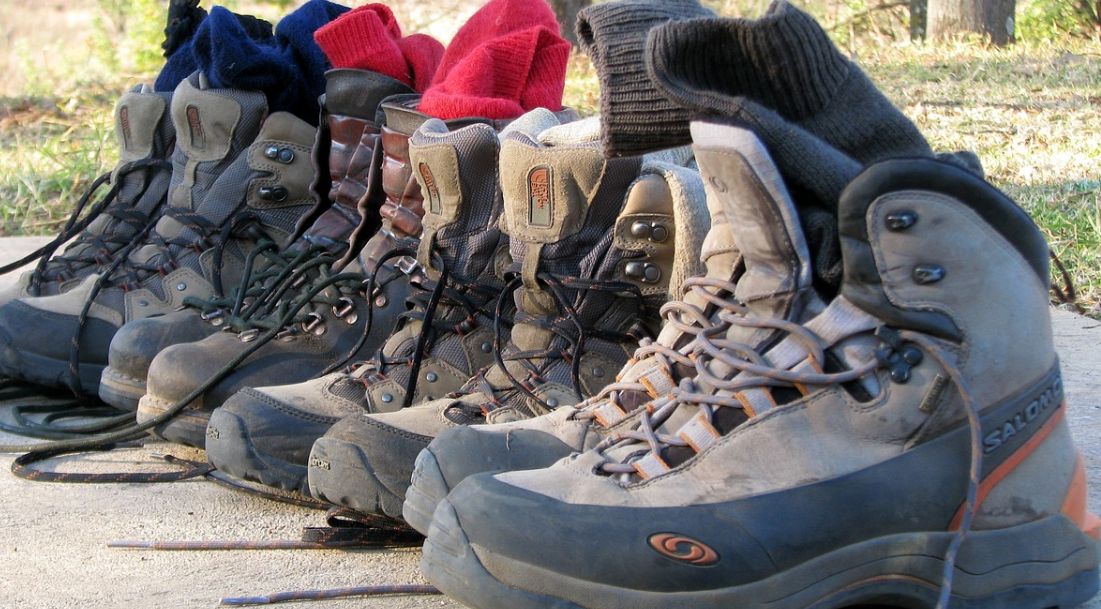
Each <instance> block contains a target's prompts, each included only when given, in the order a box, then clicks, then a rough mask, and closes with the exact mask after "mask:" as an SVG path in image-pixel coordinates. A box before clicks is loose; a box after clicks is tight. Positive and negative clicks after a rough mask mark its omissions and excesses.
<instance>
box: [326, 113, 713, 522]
mask: <svg viewBox="0 0 1101 609" xmlns="http://www.w3.org/2000/svg"><path fill="white" fill-rule="evenodd" d="M598 130H599V124H598V122H596V121H595V119H594V120H590V121H583V122H581V123H575V124H571V125H564V126H562V127H556V128H552V129H549V130H547V131H544V132H542V133H541V134H540V135H539V137H538V139H535V138H533V137H532V136H530V135H527V134H524V133H520V132H516V133H513V134H510V135H509V137H508V138H506V140H505V142H504V144H503V146H502V150H501V166H500V171H501V184H502V190H503V193H504V200H505V218H506V225H507V230H508V232H509V235H510V239H511V253H512V258H513V265H512V267H511V272H512V273H513V276H514V277H515V279H513V280H512V281H511V283H510V285H509V290H507V291H506V292H505V293H504V294H503V296H502V298H509V297H511V296H512V294H511V291H512V290H513V289H516V288H519V289H518V290H517V293H516V304H517V308H518V311H517V313H516V315H515V325H514V327H513V330H512V333H511V339H510V340H509V341H508V343H507V344H506V343H505V342H504V341H499V343H498V344H501V345H502V349H501V351H500V352H499V353H498V354H496V357H495V359H496V363H495V365H494V366H492V367H490V368H488V369H487V370H485V371H483V372H482V373H480V374H478V375H477V376H475V377H474V378H473V379H471V380H470V382H468V383H467V384H466V386H465V387H464V388H463V390H462V391H461V392H460V394H459V396H458V397H453V398H447V399H443V400H437V401H434V402H429V403H426V404H423V405H421V406H418V407H415V408H410V409H406V410H403V411H400V412H395V413H388V414H379V415H355V416H350V417H346V418H344V419H343V420H341V421H340V422H339V423H337V424H336V425H334V426H333V427H332V429H330V430H329V432H328V433H326V434H325V436H324V437H322V438H321V439H319V440H318V441H317V442H316V443H314V446H313V450H312V452H311V455H310V461H309V482H310V492H311V494H313V495H314V496H315V497H318V498H322V499H324V500H327V501H331V502H333V503H338V504H342V505H347V506H350V507H355V508H357V509H362V510H366V511H371V512H381V513H385V514H387V515H390V516H394V517H400V515H401V503H402V501H403V500H404V498H405V489H406V487H407V486H408V484H409V476H410V474H411V473H412V470H413V462H414V459H415V458H416V456H417V453H419V452H420V450H421V449H423V448H424V447H425V446H426V445H427V444H428V443H429V442H430V441H431V440H432V438H433V437H435V436H436V435H437V434H439V433H440V432H441V431H443V430H444V429H448V428H451V427H455V426H458V425H477V424H484V423H487V422H489V423H492V422H501V421H508V420H514V419H523V418H530V417H533V416H535V415H538V414H542V413H545V412H548V411H550V410H553V409H555V408H558V407H562V406H567V405H570V404H576V403H578V402H580V401H581V400H583V399H585V398H586V397H589V396H592V395H594V394H596V393H597V392H599V391H600V390H601V389H602V388H603V387H604V386H605V385H607V384H608V383H610V382H612V381H613V380H614V375H615V372H616V371H617V370H619V369H620V368H621V367H622V366H623V364H624V363H625V362H626V361H627V359H628V357H629V355H630V353H631V352H633V351H634V349H635V348H636V347H637V345H638V341H639V340H640V339H643V338H649V337H652V336H653V335H654V334H655V333H656V330H657V326H658V323H659V320H658V316H657V311H658V309H659V308H660V306H661V304H663V303H664V302H665V301H666V299H667V297H668V287H669V285H670V281H671V280H672V281H675V282H678V283H679V280H680V279H683V278H684V277H687V276H688V275H691V274H693V272H694V270H695V269H694V265H693V264H692V263H691V262H690V260H689V259H695V258H696V256H695V254H694V252H695V251H698V248H692V247H691V244H690V243H689V242H688V241H689V240H687V239H686V242H681V241H680V239H681V238H682V236H683V235H684V234H685V233H687V232H690V231H688V230H683V229H682V227H681V226H680V224H679V222H681V221H685V217H686V216H691V215H692V214H693V213H694V211H695V210H693V209H691V204H690V203H689V202H688V201H687V200H686V199H679V200H678V203H683V204H684V205H682V206H680V208H678V209H675V207H676V205H675V202H674V201H675V198H674V196H673V195H672V193H671V184H670V183H669V182H668V181H666V179H664V176H663V175H662V174H661V173H660V172H658V171H655V170H652V169H651V168H650V167H649V165H647V169H645V170H644V163H643V160H642V159H639V158H631V159H614V160H606V159H605V158H604V157H603V156H602V154H601V151H600V149H599V147H598V146H597V145H596V144H595V141H594V140H595V139H596V137H597V133H598ZM578 134H581V135H582V136H583V137H580V138H579V137H578ZM579 141H580V142H581V143H578V142H579ZM685 173H686V174H688V175H691V174H693V173H694V172H690V171H685ZM691 180H692V178H689V180H687V181H688V182H689V183H691ZM694 180H695V181H696V184H697V187H698V180H699V177H698V174H696V175H695V177H694ZM697 200H699V201H700V202H701V206H702V197H698V198H697ZM698 215H699V216H703V217H704V218H705V217H706V216H705V215H704V214H703V213H699V214H698ZM678 216H679V217H678ZM703 232H704V231H703V230H702V229H701V230H699V231H698V233H699V234H700V235H702V234H703ZM682 246H688V248H686V249H685V250H681V249H680V248H681V247H682ZM678 251H680V252H682V253H683V252H686V251H691V252H693V253H692V255H691V256H685V257H683V259H681V258H679V257H677V255H676V254H677V252H678ZM675 259H676V262H679V263H682V264H683V266H679V267H678V266H677V264H675ZM676 275H680V276H679V277H675V276H676Z"/></svg>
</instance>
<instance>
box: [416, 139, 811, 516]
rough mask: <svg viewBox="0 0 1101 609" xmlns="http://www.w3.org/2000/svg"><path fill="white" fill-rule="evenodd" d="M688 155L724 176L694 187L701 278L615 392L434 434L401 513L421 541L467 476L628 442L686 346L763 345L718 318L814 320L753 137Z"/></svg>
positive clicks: (667, 385)
mask: <svg viewBox="0 0 1101 609" xmlns="http://www.w3.org/2000/svg"><path fill="white" fill-rule="evenodd" d="M697 154H698V156H699V161H700V165H701V170H710V174H711V175H714V169H713V167H711V165H713V164H714V163H715V162H716V161H721V162H724V163H726V165H725V167H727V170H726V171H724V172H723V173H724V175H723V177H722V182H718V181H716V180H711V181H709V182H706V183H705V184H704V188H705V190H706V192H707V197H706V199H707V208H708V211H709V212H710V215H711V225H710V226H711V228H710V230H709V231H708V233H707V238H706V239H705V240H704V242H703V246H702V248H701V250H700V260H701V261H703V263H704V265H706V268H707V273H706V275H703V276H698V277H693V278H690V279H688V280H687V281H686V282H685V283H684V285H683V287H682V290H681V291H680V292H679V294H680V295H679V297H678V298H677V299H675V300H673V301H672V302H670V303H669V304H667V305H666V306H665V307H664V308H663V309H662V317H663V319H664V325H663V327H662V332H661V334H659V335H658V338H657V340H655V341H653V342H649V341H647V342H645V343H644V344H643V345H642V346H641V347H639V349H638V350H637V351H636V352H635V355H634V357H633V358H632V361H631V363H630V364H629V365H628V366H627V367H626V368H624V370H623V371H622V372H621V373H620V374H619V375H618V377H617V379H618V380H617V381H616V382H614V383H612V384H610V385H608V386H607V387H605V388H604V389H603V390H602V391H601V392H600V393H599V394H597V395H596V396H595V397H594V398H592V399H590V400H587V401H586V402H584V403H582V404H579V405H578V406H565V407H562V408H559V409H557V410H555V411H554V412H552V413H549V414H547V415H544V416H541V417H536V418H534V419H526V420H521V421H514V422H510V423H502V424H499V425H477V426H462V427H455V428H453V429H448V430H446V431H444V432H443V433H441V434H440V435H439V437H437V438H436V439H434V440H433V441H432V443H431V444H429V445H428V447H427V448H426V449H425V450H424V451H422V452H421V454H420V455H419V456H418V457H417V460H416V467H415V469H414V472H413V475H412V478H411V485H410V487H409V490H408V492H407V493H406V497H405V505H404V507H403V515H404V517H405V520H406V521H407V522H409V524H410V525H412V526H413V527H414V528H416V529H417V530H418V531H420V532H422V533H425V534H427V533H428V525H429V524H430V523H431V522H432V514H433V512H434V511H435V509H436V504H438V503H439V502H440V501H442V500H443V498H444V497H446V496H447V494H448V493H449V492H450V491H451V489H452V488H454V487H455V486H456V485H457V484H458V483H459V482H461V481H462V480H463V479H464V478H466V477H467V476H471V475H473V474H476V473H479V472H488V471H512V470H519V469H538V468H542V467H547V466H549V465H551V464H552V463H554V462H555V461H557V460H559V459H561V458H563V457H566V456H568V455H570V454H571V453H574V452H583V451H585V450H588V449H591V448H593V447H595V446H596V445H597V444H598V443H600V442H601V441H602V440H604V439H605V438H607V437H608V436H610V435H614V434H616V433H620V432H624V431H629V430H630V428H631V426H632V425H634V424H635V423H636V422H637V419H638V416H639V415H640V414H641V412H642V410H640V407H642V406H646V405H648V404H650V402H651V401H653V400H658V399H661V398H663V396H665V395H666V394H668V393H669V392H670V391H671V390H672V389H673V388H674V387H677V386H678V385H679V384H680V383H681V381H682V380H684V379H685V378H689V379H691V378H692V377H694V376H695V364H694V363H693V361H692V353H693V350H694V349H696V348H697V347H698V341H697V340H695V338H696V337H697V336H701V335H708V336H713V335H714V334H715V333H717V332H722V333H724V334H725V335H726V340H728V341H737V342H739V343H742V344H746V345H751V346H753V345H757V344H760V343H762V342H763V341H766V340H768V339H769V338H770V337H771V336H772V333H768V332H761V331H756V330H753V331H747V330H746V329H745V328H742V327H739V326H732V325H731V323H730V322H729V321H728V320H727V319H726V318H725V316H727V315H729V311H728V309H731V308H733V309H738V308H739V307H742V306H748V307H751V308H752V309H753V310H754V311H756V312H757V314H758V315H760V316H767V317H776V318H782V319H791V320H794V321H798V320H800V319H802V318H803V317H804V316H805V315H807V314H808V313H807V311H815V312H817V311H819V310H821V306H822V305H821V302H820V301H819V299H818V297H817V295H816V294H815V291H814V290H813V285H812V279H811V277H812V273H811V268H812V267H811V260H810V254H809V252H808V248H807V244H806V242H805V241H804V239H803V237H802V235H801V234H799V233H797V232H793V231H791V227H792V226H793V225H795V224H797V221H795V220H794V219H795V218H797V217H798V214H797V210H796V209H795V206H794V204H793V203H792V202H791V199H790V197H789V195H788V192H787V189H786V188H785V186H784V183H783V180H782V179H781V177H780V175H779V173H778V171H777V169H776V166H775V165H773V164H772V163H771V161H770V160H769V158H768V156H767V153H765V151H764V149H763V148H762V147H761V145H760V143H759V142H758V141H757V140H756V139H755V138H752V137H743V138H741V139H733V138H732V139H731V140H730V143H729V144H728V145H726V146H724V147H723V148H722V149H721V150H719V151H715V152H713V151H712V150H711V149H707V148H702V147H697ZM701 197H702V194H701ZM739 245H740V246H741V247H740V248H739ZM701 312H702V313H703V314H702V315H701V314H700V313H701Z"/></svg>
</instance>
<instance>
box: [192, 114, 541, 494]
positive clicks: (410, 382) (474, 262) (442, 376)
mask: <svg viewBox="0 0 1101 609" xmlns="http://www.w3.org/2000/svg"><path fill="white" fill-rule="evenodd" d="M536 121H542V122H544V123H547V122H549V123H553V124H557V122H558V121H557V120H556V119H555V117H554V115H553V114H551V112H550V111H548V110H537V111H535V112H533V113H529V114H527V115H525V116H524V117H521V118H520V119H518V120H517V121H516V123H514V124H513V125H511V126H510V127H509V128H510V129H512V128H516V127H518V124H528V123H532V122H536ZM539 130H540V131H541V130H542V129H539ZM500 145H501V144H500V140H499V139H498V133H497V131H496V130H495V129H494V127H491V126H490V125H486V124H474V125H469V126H466V127H462V128H458V129H455V130H454V131H451V130H450V129H449V128H448V126H447V124H445V123H444V122H442V121H439V120H431V121H428V122H426V123H424V124H423V125H422V126H421V127H420V128H419V129H418V130H417V131H416V133H414V134H413V137H412V138H410V140H409V157H410V161H411V162H412V165H413V167H415V168H416V169H415V171H414V175H415V177H416V179H417V181H418V183H419V185H420V189H421V192H422V193H426V195H427V201H428V205H426V206H425V208H424V211H425V212H426V213H425V216H424V227H425V228H424V235H423V237H422V239H421V243H420V246H419V247H418V249H417V252H416V259H417V262H418V263H419V265H420V266H421V267H422V268H423V269H425V274H426V276H425V277H424V278H422V279H420V280H415V281H414V282H413V286H412V290H411V291H410V296H409V299H408V306H409V311H408V312H407V313H404V314H403V315H402V316H401V319H400V320H399V322H398V324H397V327H396V329H395V331H394V333H393V334H392V335H391V336H390V337H389V338H388V339H387V340H386V343H385V344H384V345H383V346H382V349H381V350H379V351H378V352H377V353H376V354H375V355H374V357H373V358H372V359H370V360H368V361H364V362H359V363H357V364H354V365H353V366H351V367H350V368H349V369H348V370H345V371H341V372H337V373H334V374H330V375H326V376H323V377H321V378H318V379H315V380H312V381H308V382H306V383H301V384H297V385H283V386H275V387H260V388H256V389H251V388H246V389H243V390H242V391H240V392H238V393H237V394H236V395H234V396H233V397H231V398H230V399H229V400H228V401H227V402H226V403H225V404H224V405H223V406H222V407H221V408H219V409H217V410H215V411H214V414H213V415H212V416H211V419H210V425H209V427H208V432H209V433H208V437H207V441H206V452H207V458H208V459H210V461H211V463H213V464H214V465H216V466H217V467H218V469H219V470H220V471H222V472H223V473H227V474H230V475H232V476H237V477H239V478H244V479H246V480H253V481H257V482H261V483H263V484H267V485H269V486H275V487H279V488H284V489H297V490H300V491H302V492H305V491H306V460H307V458H308V457H309V454H310V448H311V447H312V446H313V443H314V441H315V440H317V439H318V438H320V437H321V436H323V435H324V434H325V432H326V431H328V429H329V427H331V426H332V425H333V424H334V423H336V422H337V421H339V420H340V419H341V418H343V417H344V416H348V415H352V414H358V413H364V412H390V411H394V410H397V409H399V408H402V407H403V406H408V405H410V404H417V403H420V402H422V401H425V400H431V399H433V398H439V397H443V396H444V395H447V394H450V393H452V392H454V391H457V390H458V389H460V388H461V387H462V386H463V384H464V383H466V381H468V380H469V379H470V377H472V376H474V374H475V373H476V372H477V371H478V370H480V369H482V368H483V367H485V366H487V365H489V364H490V363H491V362H492V361H493V355H492V352H493V341H494V332H493V319H494V308H495V307H496V304H497V296H498V295H499V294H500V293H501V291H502V290H503V289H504V287H505V281H504V280H503V278H502V277H501V275H502V273H503V272H504V270H505V269H506V268H507V267H508V263H509V256H508V237H507V236H506V235H504V233H502V232H501V230H500V226H499V223H500V219H501V218H500V216H501V211H502V207H503V203H502V199H501V194H500V187H499V185H498V184H499V182H498V179H497V164H498V151H499V149H500ZM508 313H509V314H511V311H509V312H508Z"/></svg>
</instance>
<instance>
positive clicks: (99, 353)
mask: <svg viewBox="0 0 1101 609" xmlns="http://www.w3.org/2000/svg"><path fill="white" fill-rule="evenodd" d="M266 112H267V102H266V100H265V98H264V95H263V94H261V93H257V92H252V91H239V90H232V89H211V88H210V87H209V86H208V85H207V83H206V81H205V78H204V77H202V76H201V75H200V74H199V73H196V74H194V75H192V76H191V77H190V78H188V79H187V80H185V81H183V82H181V83H180V85H179V87H177V89H176V90H175V92H174V94H173V98H172V111H171V113H172V120H173V124H174V125H175V128H176V134H177V141H176V151H175V153H174V154H173V157H172V162H173V172H172V181H171V185H170V187H169V191H168V202H167V205H166V206H165V208H164V209H163V211H162V215H161V218H160V219H159V220H158V221H157V224H156V226H155V227H154V228H153V230H151V231H150V233H149V235H148V236H147V238H146V241H145V242H144V244H143V245H142V246H141V247H138V248H136V249H134V250H132V251H131V252H130V254H129V256H128V257H127V258H126V259H125V260H124V261H120V262H121V264H118V265H117V268H115V269H114V270H113V271H112V272H111V273H110V274H109V275H103V276H91V277H89V278H88V279H86V280H85V281H84V282H83V283H81V284H80V285H79V286H77V287H75V288H73V289H71V290H69V291H68V292H66V293H64V294H59V295H57V296H49V297H42V298H34V299H23V300H16V301H13V302H10V303H8V304H6V305H4V306H0V370H2V371H3V372H4V373H5V374H8V375H9V376H12V377H14V378H19V379H24V380H29V381H32V382H36V383H40V384H44V385H61V386H65V385H68V386H69V387H70V388H71V389H72V390H73V391H74V392H75V393H78V394H91V395H95V394H96V393H97V390H98V385H99V379H100V375H101V373H102V370H103V368H104V366H105V365H106V364H107V354H108V347H109V345H110V342H111V338H112V337H113V336H114V335H115V333H116V332H117V331H118V328H119V327H121V326H122V325H123V324H125V323H126V322H129V321H132V320H134V319H140V318H144V317H152V316H155V315H161V314H164V313H168V312H171V311H173V310H174V309H176V308H178V307H179V306H181V304H182V303H183V301H184V299H185V298H187V297H188V296H192V297H196V298H207V297H209V296H211V295H213V294H224V293H225V290H224V289H223V286H230V285H234V284H236V283H237V282H239V281H240V278H241V276H242V275H243V273H244V268H243V267H244V261H245V259H246V256H247V255H248V252H249V251H250V250H251V249H252V248H254V247H255V246H256V245H257V244H258V243H260V242H262V241H264V240H268V241H273V242H279V241H281V240H284V239H286V238H287V236H288V235H290V234H291V232H293V230H294V226H295V222H296V221H297V220H298V218H299V216H301V215H302V213H304V212H305V211H306V210H307V209H309V207H310V206H311V205H312V204H313V197H312V196H311V194H310V192H309V183H310V178H311V177H312V170H311V169H310V166H309V160H308V158H309V150H310V147H311V146H312V144H313V139H314V128H313V127H311V126H309V125H308V124H306V123H304V122H303V121H301V120H299V119H297V118H295V117H294V116H293V115H290V114H287V113H274V114H272V115H270V116H266ZM265 116H266V118H265ZM261 127H262V132H261ZM272 145H275V146H281V147H287V148H290V149H292V150H295V151H297V157H296V159H295V161H294V162H291V163H289V164H286V163H279V162H273V161H272V160H270V159H268V158H267V157H266V156H265V154H264V151H265V150H267V149H268V148H270V147H271V146H272ZM28 327H31V328H35V329H36V330H37V332H35V333H33V334H32V333H28V332H26V331H25V329H26V328H28Z"/></svg>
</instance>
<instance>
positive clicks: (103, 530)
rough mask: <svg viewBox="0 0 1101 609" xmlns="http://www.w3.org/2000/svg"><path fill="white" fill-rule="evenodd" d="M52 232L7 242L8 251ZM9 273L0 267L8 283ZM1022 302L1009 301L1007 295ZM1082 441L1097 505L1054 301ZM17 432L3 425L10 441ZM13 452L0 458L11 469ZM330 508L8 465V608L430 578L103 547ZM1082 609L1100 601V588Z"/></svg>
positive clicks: (1100, 465) (272, 536)
mask: <svg viewBox="0 0 1101 609" xmlns="http://www.w3.org/2000/svg"><path fill="white" fill-rule="evenodd" d="M44 241H45V240H44V239H42V238H7V239H0V262H2V261H8V260H14V259H16V258H17V257H18V256H19V255H20V253H21V252H28V251H30V250H31V249H33V248H34V247H37V246H38V244H41V243H43V242H44ZM13 279H14V277H13V276H11V275H9V276H7V277H0V285H7V284H6V283H4V282H10V281H12V280H13ZM1005 306H1013V303H1005ZM1052 317H1053V324H1054V329H1055V341H1056V346H1057V348H1058V349H1059V353H1060V355H1061V357H1062V363H1063V373H1064V382H1065V387H1066V392H1067V398H1068V400H1069V403H1070V408H1069V418H1070V421H1071V426H1072V429H1073V430H1074V434H1075V439H1076V441H1077V443H1078V446H1079V448H1080V449H1081V450H1082V452H1083V453H1084V455H1085V461H1086V467H1087V475H1088V476H1089V479H1090V481H1091V483H1092V484H1091V490H1090V495H1089V505H1090V508H1091V511H1093V512H1095V513H1098V512H1101V471H1099V470H1101V427H1099V426H1101V403H1099V401H1098V398H1097V396H1098V395H1101V368H1099V366H1098V362H1099V361H1101V323H1099V322H1096V321H1093V320H1090V319H1087V318H1084V317H1080V316H1077V315H1074V314H1072V313H1068V312H1066V311H1060V310H1053V312H1052ZM14 441H19V438H16V437H14V436H4V435H3V434H0V442H14ZM154 452H170V453H172V454H175V455H177V456H181V457H192V458H199V459H201V457H202V453H201V452H199V451H191V450H188V449H184V448H181V447H179V446H175V445H171V444H166V443H163V442H158V441H152V440H151V441H149V442H147V443H146V446H145V447H144V448H141V449H128V450H120V451H114V452H110V453H105V454H100V455H94V456H80V457H75V458H65V459H62V460H61V461H60V462H59V463H57V469H59V470H62V471H103V470H107V471H134V470H135V469H139V468H157V467H161V468H163V466H161V465H157V464H156V463H154V462H153V461H152V460H151V459H150V458H149V454H150V453H154ZM12 459H13V456H12V455H0V468H3V469H5V470H6V469H8V468H9V467H10V465H11V461H12ZM323 525H324V512H320V511H316V510H311V509H307V508H302V507H296V506H292V505H288V504H283V503H276V502H272V501H268V500H265V499H260V498H256V497H253V496H250V495H245V494H241V493H237V492H234V491H232V490H228V489H225V488H223V487H220V486H218V485H216V484H213V483H210V482H207V481H203V480H188V481H182V482H174V483H167V484H84V485H78V484H56V483H47V482H31V481H27V480H23V479H21V478H17V477H15V476H13V475H10V474H7V473H6V472H0V531H2V532H3V534H2V538H0V607H3V608H22V607H35V608H54V607H87V608H107V607H112V608H114V607H142V608H146V607H148V608H162V607H163V608H181V607H212V606H215V605H217V604H218V601H219V600H220V599H221V598H223V597H233V596H263V595H268V594H274V593H277V592H285V591H289V590H296V589H322V588H338V587H345V586H364V585H374V584H390V585H394V584H417V583H425V580H424V579H423V578H422V577H421V575H420V573H419V571H418V567H417V561H418V560H419V557H420V551H419V550H415V549H414V550H399V551H365V550H353V551H348V550H250V551H207V552H154V551H145V550H121V549H111V548H108V547H107V542H109V541H115V540H138V541H167V540H188V541H198V540H215V539H222V540H225V539H245V540H284V539H285V540H294V539H299V538H300V536H301V529H302V527H305V526H323ZM289 606H294V607H319V608H324V609H342V608H346V607H360V608H370V607H380V608H381V607H388V608H391V607H392V608H398V609H404V608H410V609H424V608H428V607H437V608H438V607H445V608H454V607H458V605H457V604H456V603H453V602H451V601H449V600H447V599H444V598H442V597H438V596H404V597H403V596H390V597H381V598H373V599H365V598H362V597H360V598H354V599H346V600H325V601H310V602H297V603H294V604H293V605H289ZM1083 608H1084V609H1101V597H1099V598H1095V599H1094V600H1092V601H1090V602H1089V603H1087V604H1086V605H1084V606H1083Z"/></svg>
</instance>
